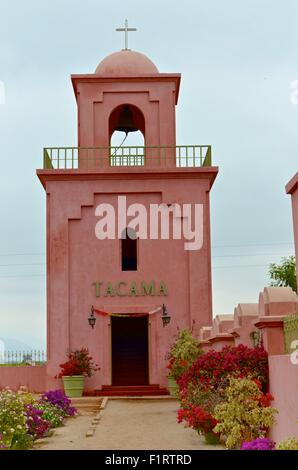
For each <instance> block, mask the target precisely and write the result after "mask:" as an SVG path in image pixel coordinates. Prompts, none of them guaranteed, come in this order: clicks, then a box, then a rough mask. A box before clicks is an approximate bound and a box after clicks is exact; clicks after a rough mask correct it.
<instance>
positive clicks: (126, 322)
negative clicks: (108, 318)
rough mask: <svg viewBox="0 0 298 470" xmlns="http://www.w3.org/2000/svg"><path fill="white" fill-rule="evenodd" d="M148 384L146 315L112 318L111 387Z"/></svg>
mask: <svg viewBox="0 0 298 470" xmlns="http://www.w3.org/2000/svg"><path fill="white" fill-rule="evenodd" d="M148 384H149V367H148V315H147V316H142V317H132V318H129V317H125V318H121V317H112V385H117V386H119V385H124V386H126V385H127V386H132V385H148Z"/></svg>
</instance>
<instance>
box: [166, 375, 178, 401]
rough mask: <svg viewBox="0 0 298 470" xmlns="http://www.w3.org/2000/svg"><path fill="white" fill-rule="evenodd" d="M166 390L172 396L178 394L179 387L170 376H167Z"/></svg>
mask: <svg viewBox="0 0 298 470" xmlns="http://www.w3.org/2000/svg"><path fill="white" fill-rule="evenodd" d="M168 390H169V392H170V395H171V396H172V397H177V396H178V391H179V387H178V385H177V382H176V380H175V379H172V378H171V377H168Z"/></svg>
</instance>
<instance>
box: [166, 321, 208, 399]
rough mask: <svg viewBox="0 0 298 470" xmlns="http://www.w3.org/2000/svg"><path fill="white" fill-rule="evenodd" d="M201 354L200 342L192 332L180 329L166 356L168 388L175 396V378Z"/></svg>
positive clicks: (176, 392)
mask: <svg viewBox="0 0 298 470" xmlns="http://www.w3.org/2000/svg"><path fill="white" fill-rule="evenodd" d="M201 354H202V351H201V348H200V343H199V341H198V340H197V339H196V338H194V337H193V335H192V332H191V331H189V330H188V329H183V330H181V331H180V332H179V333H178V336H177V339H176V341H175V342H174V343H173V344H172V346H171V348H170V350H169V352H168V354H167V356H166V357H167V359H168V360H169V362H168V365H167V368H168V369H169V373H168V389H169V392H170V394H171V395H173V396H177V394H178V389H179V387H178V385H177V380H178V379H179V378H180V377H181V376H182V375H183V374H184V373H185V372H186V370H187V369H188V368H189V367H190V366H191V365H192V364H193V362H194V361H195V360H196V359H197V358H198V357H199V356H200V355H201Z"/></svg>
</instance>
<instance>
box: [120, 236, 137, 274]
mask: <svg viewBox="0 0 298 470" xmlns="http://www.w3.org/2000/svg"><path fill="white" fill-rule="evenodd" d="M121 265H122V271H137V268H138V239H137V234H136V232H135V230H133V229H132V228H129V227H128V228H126V229H125V230H123V232H122V237H121Z"/></svg>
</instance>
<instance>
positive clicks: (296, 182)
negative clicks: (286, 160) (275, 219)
mask: <svg viewBox="0 0 298 470" xmlns="http://www.w3.org/2000/svg"><path fill="white" fill-rule="evenodd" d="M286 192H287V193H288V194H290V195H291V199H292V214H293V229H294V241H295V251H296V267H297V272H298V172H297V173H296V174H295V175H294V176H293V178H292V179H291V180H290V181H289V182H288V184H287V186H286Z"/></svg>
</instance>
